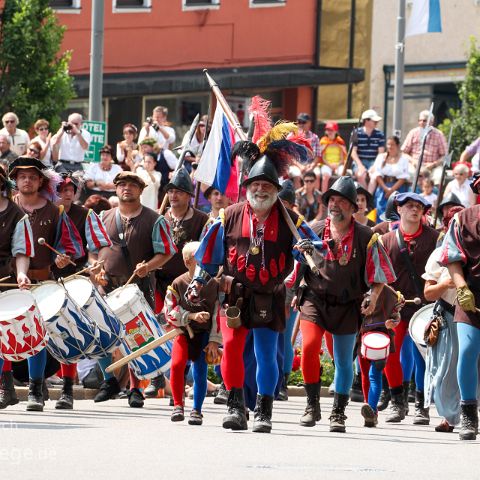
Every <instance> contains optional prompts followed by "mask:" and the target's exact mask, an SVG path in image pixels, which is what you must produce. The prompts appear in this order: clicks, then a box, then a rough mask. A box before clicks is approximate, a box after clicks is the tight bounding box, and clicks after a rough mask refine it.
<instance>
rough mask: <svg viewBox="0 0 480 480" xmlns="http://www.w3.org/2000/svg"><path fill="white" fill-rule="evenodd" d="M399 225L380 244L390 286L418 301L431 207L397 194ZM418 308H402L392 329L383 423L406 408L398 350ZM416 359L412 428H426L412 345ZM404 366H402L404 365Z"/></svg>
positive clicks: (419, 364)
mask: <svg viewBox="0 0 480 480" xmlns="http://www.w3.org/2000/svg"><path fill="white" fill-rule="evenodd" d="M395 204H396V206H397V210H398V214H399V216H400V223H399V226H398V228H397V229H395V230H394V231H391V232H389V233H386V234H385V235H383V236H382V242H383V244H384V246H385V249H386V250H387V252H388V254H389V256H390V259H391V261H392V265H393V268H394V269H395V272H396V274H397V280H396V281H395V282H394V283H393V284H392V287H393V288H395V290H399V291H400V292H402V295H403V296H404V297H405V298H406V299H413V298H415V297H418V298H421V299H422V303H423V304H425V303H426V301H425V297H424V295H423V289H424V284H425V282H424V280H423V279H422V278H421V276H422V274H423V273H424V272H425V265H426V263H427V260H428V257H429V256H430V254H431V253H432V252H433V250H435V246H436V243H437V238H438V232H437V231H436V230H434V229H433V228H431V227H429V226H428V225H426V224H424V223H423V215H424V214H425V213H426V212H427V211H428V209H429V208H430V207H431V205H430V203H429V202H428V201H427V200H426V199H425V198H424V197H422V196H421V195H419V194H417V193H413V192H405V193H399V194H398V195H397V196H396V197H395ZM420 308H421V305H415V304H413V303H410V304H408V305H406V306H405V307H404V308H403V309H402V315H401V316H402V321H401V322H400V323H399V324H398V325H397V326H396V327H395V329H394V331H395V352H393V353H391V354H390V355H389V357H388V360H387V365H386V367H385V375H386V376H387V379H388V384H389V386H390V394H391V398H392V405H391V412H390V415H389V416H388V417H387V418H386V420H385V421H386V422H393V423H398V422H400V421H402V420H403V419H404V418H405V415H406V409H407V407H408V403H407V402H408V399H407V391H408V385H409V384H410V377H411V373H412V372H411V371H410V372H404V371H403V370H402V364H401V363H400V351H401V350H402V345H403V343H404V340H405V337H406V335H407V333H408V325H409V322H410V319H411V317H412V315H413V314H414V313H415V312H416V311H417V310H419V309H420ZM412 350H413V358H412V359H411V361H410V362H409V364H410V365H412V363H413V359H414V360H415V383H416V392H415V417H414V420H413V423H414V424H415V425H428V424H429V422H430V416H429V412H428V409H427V408H425V406H424V376H425V360H424V359H423V357H422V355H421V354H420V352H419V351H418V348H417V347H416V346H415V345H412ZM403 365H405V363H404V364H403Z"/></svg>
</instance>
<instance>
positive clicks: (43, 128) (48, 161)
mask: <svg viewBox="0 0 480 480" xmlns="http://www.w3.org/2000/svg"><path fill="white" fill-rule="evenodd" d="M49 126H50V124H49V123H48V121H47V120H45V119H44V118H40V119H39V120H37V121H36V122H35V125H34V126H33V128H35V133H36V134H37V136H36V137H35V138H32V142H38V143H39V144H40V145H41V147H42V151H41V153H40V160H41V162H42V163H43V164H44V165H46V166H47V167H51V166H52V145H51V144H50V141H51V139H52V134H51V132H49V131H48V127H49Z"/></svg>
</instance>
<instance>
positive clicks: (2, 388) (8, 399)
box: [0, 371, 18, 409]
mask: <svg viewBox="0 0 480 480" xmlns="http://www.w3.org/2000/svg"><path fill="white" fill-rule="evenodd" d="M17 403H18V397H17V393H16V392H15V385H14V384H13V373H12V372H11V371H10V372H3V373H2V376H1V377H0V409H2V408H7V407H8V406H9V405H16V404H17Z"/></svg>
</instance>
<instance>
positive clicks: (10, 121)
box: [4, 120, 15, 123]
mask: <svg viewBox="0 0 480 480" xmlns="http://www.w3.org/2000/svg"><path fill="white" fill-rule="evenodd" d="M4 123H15V120H5V122H4Z"/></svg>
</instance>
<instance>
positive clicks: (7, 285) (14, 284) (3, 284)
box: [0, 283, 18, 287]
mask: <svg viewBox="0 0 480 480" xmlns="http://www.w3.org/2000/svg"><path fill="white" fill-rule="evenodd" d="M0 287H18V283H0Z"/></svg>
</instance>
